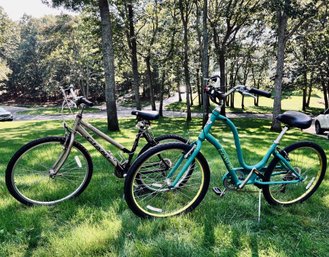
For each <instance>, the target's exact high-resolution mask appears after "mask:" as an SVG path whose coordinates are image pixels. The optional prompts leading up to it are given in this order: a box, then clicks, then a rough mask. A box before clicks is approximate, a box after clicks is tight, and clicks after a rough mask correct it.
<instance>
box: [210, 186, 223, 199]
mask: <svg viewBox="0 0 329 257" xmlns="http://www.w3.org/2000/svg"><path fill="white" fill-rule="evenodd" d="M212 190H213V191H214V193H215V194H216V195H218V196H220V197H223V196H224V195H225V191H223V190H221V189H220V188H219V187H213V188H212Z"/></svg>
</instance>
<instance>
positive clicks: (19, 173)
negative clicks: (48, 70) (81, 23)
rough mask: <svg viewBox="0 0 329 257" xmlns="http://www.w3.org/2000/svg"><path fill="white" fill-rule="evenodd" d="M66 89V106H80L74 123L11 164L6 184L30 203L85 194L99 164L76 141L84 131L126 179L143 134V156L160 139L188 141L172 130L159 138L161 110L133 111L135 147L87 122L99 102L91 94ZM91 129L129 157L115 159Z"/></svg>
mask: <svg viewBox="0 0 329 257" xmlns="http://www.w3.org/2000/svg"><path fill="white" fill-rule="evenodd" d="M61 90H62V93H63V95H64V101H63V105H62V110H63V109H64V107H67V106H68V107H69V108H70V109H71V108H72V106H75V107H79V112H78V113H77V114H76V117H75V120H74V123H73V126H69V125H68V122H66V121H65V120H64V122H63V126H64V130H65V135H64V136H62V137H45V138H40V139H36V140H33V141H31V142H29V143H27V144H26V145H24V146H23V147H21V148H20V149H19V150H18V151H17V152H16V153H15V154H14V155H13V157H12V158H11V160H10V161H9V163H8V166H7V170H6V186H7V188H8V190H9V192H10V194H11V195H12V196H13V197H14V198H16V199H17V200H18V201H19V202H21V203H23V204H25V205H29V206H31V205H53V204H57V203H59V202H63V201H65V200H68V199H70V198H72V197H76V196H78V195H80V194H81V193H82V192H83V191H84V190H85V189H86V188H87V186H88V184H89V182H90V180H91V177H92V173H93V163H92V158H91V156H90V154H89V153H88V151H87V149H86V148H85V147H84V146H83V145H82V144H80V143H79V142H77V141H76V136H77V135H81V136H82V137H83V138H85V139H86V140H87V141H88V142H89V143H90V144H91V145H92V146H93V147H94V148H95V149H96V150H97V151H98V152H100V153H101V154H102V155H103V156H104V158H105V159H107V160H108V161H109V163H110V164H112V165H113V166H114V174H115V175H116V176H117V177H120V178H123V177H124V176H125V174H126V173H127V171H128V169H129V167H130V165H131V163H132V160H133V157H134V155H135V153H136V149H137V147H138V144H139V141H140V139H141V138H144V139H145V140H146V142H147V143H146V145H144V147H142V149H141V150H140V152H139V154H141V153H143V152H145V151H146V150H147V149H149V148H151V147H153V146H155V145H157V144H158V143H168V142H173V141H176V142H177V141H178V142H183V143H186V142H187V140H186V139H184V138H183V137H181V136H178V135H172V134H170V135H163V136H159V137H153V134H152V133H151V131H150V125H151V123H150V121H151V120H156V119H158V118H159V114H158V113H157V112H146V111H133V112H132V114H133V115H135V116H136V119H137V124H136V127H137V128H138V132H137V134H136V137H135V141H134V143H133V145H132V148H131V150H129V149H127V148H125V147H124V146H123V145H121V144H120V143H118V142H116V141H115V140H114V139H112V138H111V137H109V136H108V135H106V134H105V133H103V132H102V131H100V130H99V129H97V128H96V127H94V126H92V125H91V124H89V123H88V122H86V121H84V120H83V113H84V110H85V108H87V107H91V106H93V103H92V102H90V101H89V100H87V99H86V98H85V97H82V96H79V97H78V96H77V95H76V93H75V91H74V88H73V86H69V87H67V88H61ZM87 130H89V131H92V132H93V133H94V134H95V135H97V136H99V137H100V138H102V139H104V140H105V141H106V142H108V143H109V144H111V145H113V146H114V147H116V148H117V149H118V150H119V152H121V153H123V155H125V156H126V158H125V157H123V155H122V154H120V157H115V155H114V154H113V153H112V152H111V151H109V150H106V149H105V148H104V146H102V145H101V144H100V143H99V142H97V141H96V140H95V139H94V138H93V136H92V135H91V134H90V133H89V132H88V131H87ZM141 181H142V178H141Z"/></svg>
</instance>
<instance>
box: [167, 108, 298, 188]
mask: <svg viewBox="0 0 329 257" xmlns="http://www.w3.org/2000/svg"><path fill="white" fill-rule="evenodd" d="M220 111H221V107H220V106H218V107H216V108H215V109H214V110H213V112H212V114H211V116H210V117H209V119H208V122H207V123H206V125H205V126H204V128H203V129H202V131H201V132H200V134H199V136H198V140H197V141H196V142H194V143H193V146H192V148H191V150H190V151H189V152H188V153H187V154H186V155H184V156H182V157H180V159H179V160H178V161H177V163H176V164H175V165H174V167H173V168H172V169H171V170H170V172H169V173H168V175H167V178H168V179H171V178H172V177H173V175H174V174H175V173H176V171H177V168H178V167H179V166H180V164H181V163H182V161H183V159H187V161H186V163H185V165H184V166H183V168H182V169H181V170H180V171H179V173H178V174H177V176H176V178H175V180H174V181H173V182H172V183H171V185H170V188H175V187H178V186H179V181H180V179H181V178H182V176H183V175H184V173H185V172H186V171H187V169H188V167H189V166H190V165H191V164H192V162H193V160H194V158H195V157H196V156H197V154H198V153H199V152H200V150H201V147H202V143H203V142H204V141H205V140H207V141H208V142H210V143H211V144H212V145H213V146H214V147H215V148H216V149H217V151H218V153H219V155H220V157H221V158H222V160H223V162H224V164H225V166H226V169H227V171H228V172H227V173H226V174H225V175H224V176H223V178H222V179H223V180H224V179H225V178H226V177H227V176H230V177H231V179H232V181H233V183H234V185H235V186H236V187H237V188H243V187H244V186H245V185H246V184H257V185H260V186H262V185H272V184H294V183H298V182H300V181H302V180H303V178H302V177H301V175H300V174H299V173H298V171H296V170H295V169H294V168H293V167H292V166H291V165H290V162H289V160H288V159H287V158H285V157H284V156H283V155H282V154H281V153H280V152H279V151H278V149H277V147H278V145H279V143H280V140H281V138H282V137H283V135H284V134H285V133H286V131H287V130H288V127H285V128H284V129H283V130H282V131H281V133H280V134H279V136H278V137H277V138H276V140H275V141H274V142H273V144H272V145H271V146H270V148H269V149H268V151H267V152H266V154H265V155H264V157H263V158H262V160H261V161H260V162H258V163H256V164H255V165H247V164H246V162H245V161H244V158H243V153H242V149H241V145H240V139H239V135H238V131H237V128H236V127H235V125H234V123H233V122H232V121H231V120H230V119H229V118H227V117H225V116H222V115H221V114H220ZM216 121H222V122H224V123H225V124H227V125H228V127H229V128H230V130H231V132H232V133H233V137H234V142H235V147H236V152H237V157H238V161H239V164H240V165H241V167H234V166H233V165H232V163H231V161H230V158H229V156H228V154H227V152H226V151H225V149H224V147H223V146H222V145H221V144H220V143H219V141H218V140H217V139H216V138H215V137H214V136H213V135H211V134H210V130H211V127H212V126H213V125H214V123H215V122H216ZM272 154H273V155H274V157H277V158H279V159H280V160H281V164H282V165H283V166H284V167H285V168H287V169H289V170H290V171H291V172H293V174H294V175H295V176H296V179H295V180H290V181H271V182H266V181H261V180H259V178H263V175H262V174H263V172H264V171H265V170H266V164H267V162H268V160H269V159H270V157H271V155H272ZM237 171H242V172H243V173H244V174H248V175H247V176H246V178H245V180H244V181H241V180H240V179H239V178H238V176H237ZM169 181H170V180H169Z"/></svg>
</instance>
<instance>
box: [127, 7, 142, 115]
mask: <svg viewBox="0 0 329 257" xmlns="http://www.w3.org/2000/svg"><path fill="white" fill-rule="evenodd" d="M127 8H128V21H129V38H128V40H129V41H128V42H130V43H129V44H128V45H129V48H130V51H131V66H132V71H133V78H134V79H133V90H134V94H135V104H136V108H137V110H141V102H140V97H139V81H140V80H139V72H138V59H137V40H136V35H135V26H134V9H133V4H132V3H131V1H129V3H128V4H127Z"/></svg>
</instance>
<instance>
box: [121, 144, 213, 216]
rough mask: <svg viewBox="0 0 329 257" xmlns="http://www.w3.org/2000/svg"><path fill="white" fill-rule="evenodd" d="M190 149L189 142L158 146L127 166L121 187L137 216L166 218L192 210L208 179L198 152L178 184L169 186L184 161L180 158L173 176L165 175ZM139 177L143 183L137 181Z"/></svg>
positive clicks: (201, 196)
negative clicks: (127, 169)
mask: <svg viewBox="0 0 329 257" xmlns="http://www.w3.org/2000/svg"><path fill="white" fill-rule="evenodd" d="M190 149H191V146H190V145H186V144H181V143H169V144H163V145H157V146H155V147H153V148H151V149H150V150H148V151H147V152H145V153H144V154H142V155H141V156H140V157H139V158H137V159H136V161H135V162H134V164H133V165H132V166H131V168H130V169H129V172H128V175H127V177H126V180H125V188H124V192H125V199H126V202H127V204H128V206H129V207H130V209H131V210H132V211H133V212H134V213H135V214H136V215H138V216H140V217H169V216H174V215H177V214H180V213H183V212H189V211H192V210H193V209H194V208H196V207H197V206H198V205H199V204H200V202H201V201H202V199H203V198H204V196H205V194H206V192H207V189H208V186H209V180H210V172H209V166H208V163H207V161H206V160H205V158H204V157H203V155H202V154H201V153H199V154H198V155H197V156H196V158H195V159H194V161H193V162H192V163H191V164H190V166H189V167H188V169H187V170H186V172H185V174H184V175H183V176H182V177H181V178H180V180H179V181H178V183H177V186H176V187H174V188H170V186H169V185H171V183H172V182H173V181H174V180H175V178H176V176H177V174H178V172H179V171H180V170H181V168H182V167H183V166H184V164H185V163H186V161H187V160H186V159H183V161H182V163H181V164H180V165H179V167H178V169H177V172H176V173H177V174H174V175H173V177H171V178H168V173H169V172H170V170H171V169H172V167H174V165H175V164H176V163H177V161H178V160H179V159H180V157H181V156H184V155H185V154H186V153H187V152H188V151H189V150H190ZM191 170H193V172H190V171H191ZM141 177H142V178H143V182H142V183H141V182H140V181H139V180H140V178H141Z"/></svg>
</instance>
